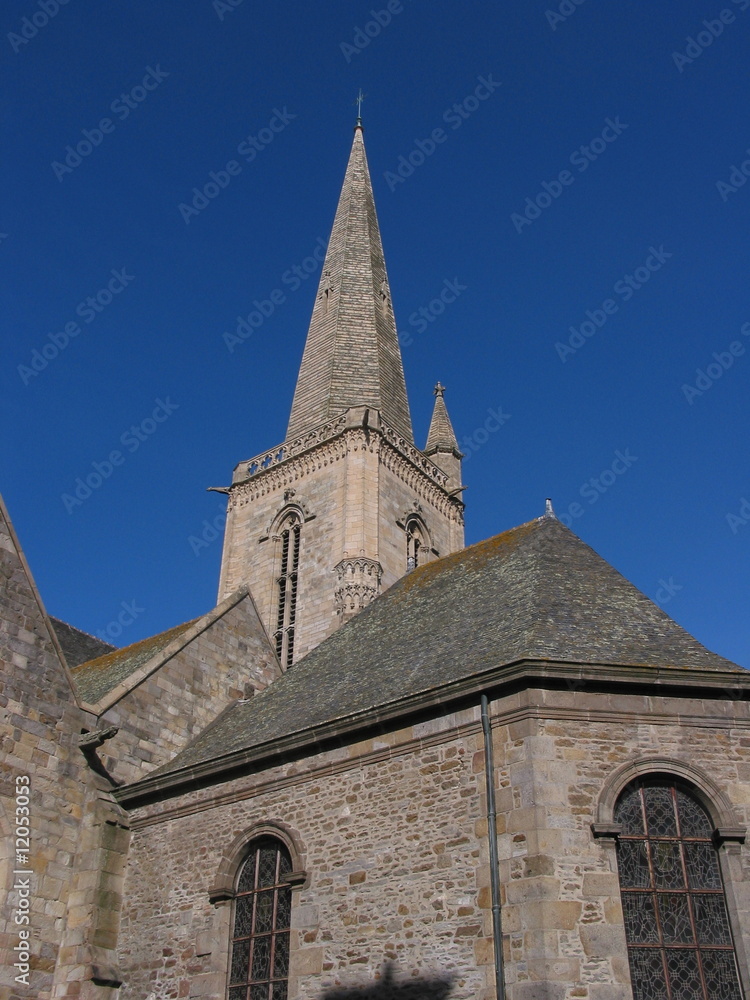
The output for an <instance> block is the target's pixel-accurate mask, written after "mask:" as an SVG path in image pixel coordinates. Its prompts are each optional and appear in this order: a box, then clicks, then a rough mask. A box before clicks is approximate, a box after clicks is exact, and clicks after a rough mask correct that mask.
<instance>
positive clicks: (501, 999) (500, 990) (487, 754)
mask: <svg viewBox="0 0 750 1000" xmlns="http://www.w3.org/2000/svg"><path fill="white" fill-rule="evenodd" d="M488 705H489V702H488V701H487V695H486V694H483V695H482V698H481V706H482V731H483V733H484V776H485V780H486V782H487V842H488V843H489V847H490V884H491V887H492V937H493V941H494V946H495V988H496V990H497V1000H505V975H504V970H503V924H502V912H501V910H500V874H499V863H498V858H497V809H496V808H495V764H494V760H493V754H492V728H491V726H490V717H489V712H488Z"/></svg>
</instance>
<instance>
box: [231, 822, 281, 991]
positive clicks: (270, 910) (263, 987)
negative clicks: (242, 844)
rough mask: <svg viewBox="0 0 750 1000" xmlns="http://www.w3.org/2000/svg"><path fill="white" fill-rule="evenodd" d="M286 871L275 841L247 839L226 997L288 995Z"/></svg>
mask: <svg viewBox="0 0 750 1000" xmlns="http://www.w3.org/2000/svg"><path fill="white" fill-rule="evenodd" d="M291 874H292V860H291V857H290V854H289V851H288V850H287V848H286V846H285V845H284V844H282V843H281V842H280V841H279V840H276V839H275V838H273V837H261V838H258V839H257V840H255V841H253V842H252V843H251V844H250V849H249V851H248V855H247V857H246V858H245V860H244V862H243V863H242V865H241V866H240V869H239V871H238V873H237V882H236V892H235V898H234V910H233V916H232V950H231V956H230V968H229V986H228V992H227V1000H287V993H288V981H289V938H290V930H289V928H290V924H291V909H292V890H291V885H290V882H289V876H290V875H291Z"/></svg>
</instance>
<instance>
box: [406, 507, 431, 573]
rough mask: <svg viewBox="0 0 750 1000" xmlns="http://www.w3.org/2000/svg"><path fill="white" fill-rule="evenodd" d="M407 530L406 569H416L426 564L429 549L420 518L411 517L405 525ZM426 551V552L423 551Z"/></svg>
mask: <svg viewBox="0 0 750 1000" xmlns="http://www.w3.org/2000/svg"><path fill="white" fill-rule="evenodd" d="M405 528H406V569H407V572H408V571H409V570H410V569H416V568H417V566H421V565H422V563H423V562H425V561H426V560H425V555H426V552H427V547H426V545H425V531H424V526H423V525H422V522H421V521H420V520H419V518H418V517H410V518H409V519H408V521H407V522H406V524H405ZM423 550H424V551H423Z"/></svg>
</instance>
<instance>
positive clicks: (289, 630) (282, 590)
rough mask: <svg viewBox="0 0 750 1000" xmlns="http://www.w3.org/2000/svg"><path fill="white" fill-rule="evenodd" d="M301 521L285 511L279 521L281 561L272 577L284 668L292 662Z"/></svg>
mask: <svg viewBox="0 0 750 1000" xmlns="http://www.w3.org/2000/svg"><path fill="white" fill-rule="evenodd" d="M301 531H302V524H301V521H300V516H299V514H298V513H297V512H296V511H295V512H293V513H291V514H289V515H288V516H287V517H286V518H284V520H283V521H282V523H281V527H280V530H279V538H280V541H281V561H280V565H279V574H278V576H277V578H276V630H275V631H274V642H275V643H276V655H277V656H278V658H279V662H280V663H281V665H282V666H284V667H291V665H292V663H293V661H294V626H295V620H296V618H297V573H298V571H299V547H300V535H301Z"/></svg>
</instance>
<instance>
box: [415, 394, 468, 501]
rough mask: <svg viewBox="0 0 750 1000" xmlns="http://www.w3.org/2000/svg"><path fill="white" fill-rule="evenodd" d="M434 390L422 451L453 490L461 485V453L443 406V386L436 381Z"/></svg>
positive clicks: (446, 411)
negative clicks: (430, 417) (433, 401)
mask: <svg viewBox="0 0 750 1000" xmlns="http://www.w3.org/2000/svg"><path fill="white" fill-rule="evenodd" d="M434 392H435V409H434V410H433V411H432V420H431V421H430V430H429V433H428V434H427V444H426V445H425V449H424V453H425V455H427V457H428V458H431V459H432V461H433V462H434V463H435V465H437V466H438V468H440V469H442V470H443V472H445V473H446V474H447V475H448V489H449V490H450V491H451V492H453V491H457V490H458V489H459V488H460V486H461V459H462V458H463V455H462V454H461V452H460V451H459V450H458V441H457V440H456V433H455V431H454V430H453V425H452V424H451V421H450V417H449V416H448V410H447V409H446V407H445V399H444V398H443V397H444V396H445V386H444V385H441V384H440V382H438V384H437V385H436V386H435V389H434Z"/></svg>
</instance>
